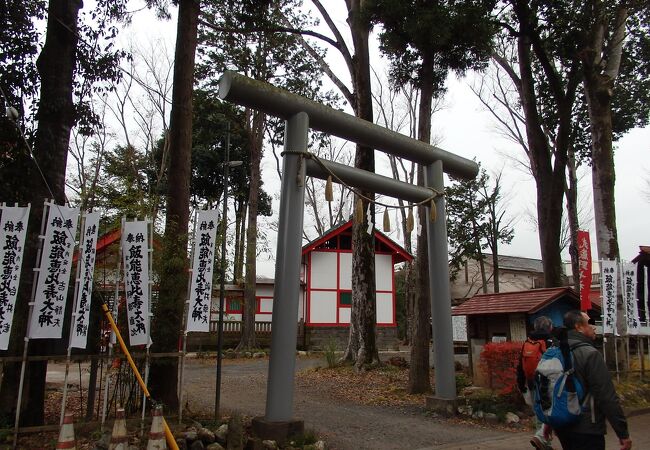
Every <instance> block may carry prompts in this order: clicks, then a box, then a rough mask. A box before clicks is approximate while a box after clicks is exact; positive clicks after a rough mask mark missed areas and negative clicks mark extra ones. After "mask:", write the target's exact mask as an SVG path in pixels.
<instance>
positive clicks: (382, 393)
mask: <svg viewBox="0 0 650 450" xmlns="http://www.w3.org/2000/svg"><path fill="white" fill-rule="evenodd" d="M296 382H297V383H300V385H301V387H307V388H309V387H312V388H315V389H318V390H326V391H327V393H328V395H330V396H332V397H335V398H338V399H342V400H347V401H351V402H354V403H359V404H362V405H373V406H422V405H423V404H424V397H425V395H427V394H409V393H408V392H407V390H406V389H407V386H408V369H404V368H397V367H394V366H382V367H379V368H376V369H373V370H369V371H363V372H357V371H356V370H355V369H354V367H351V366H343V367H335V368H331V369H330V368H317V369H308V370H303V371H301V372H299V373H298V374H297V376H296ZM431 382H432V383H433V376H431Z"/></svg>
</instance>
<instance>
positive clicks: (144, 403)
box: [140, 217, 153, 436]
mask: <svg viewBox="0 0 650 450" xmlns="http://www.w3.org/2000/svg"><path fill="white" fill-rule="evenodd" d="M144 220H145V221H146V222H147V231H148V232H149V249H148V253H149V255H148V256H149V258H148V267H147V270H148V271H149V289H148V290H149V295H148V297H149V298H148V299H147V303H148V304H149V306H148V308H149V311H148V314H149V321H148V323H147V333H148V334H149V342H148V343H147V355H146V357H145V361H144V385H145V386H148V385H149V359H150V356H151V353H150V351H151V317H152V316H153V313H152V309H151V286H152V285H153V281H152V280H151V272H152V265H153V257H152V256H153V222H152V221H151V220H150V219H149V218H148V217H145V218H144ZM146 408H147V394H146V393H145V391H144V389H143V390H142V420H141V421H140V436H144V416H145V412H146Z"/></svg>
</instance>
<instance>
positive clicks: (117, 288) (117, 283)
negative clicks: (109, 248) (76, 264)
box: [99, 216, 126, 431]
mask: <svg viewBox="0 0 650 450" xmlns="http://www.w3.org/2000/svg"><path fill="white" fill-rule="evenodd" d="M125 222H126V218H125V217H124V216H122V223H121V227H122V228H121V229H120V233H121V236H120V248H119V249H118V251H117V274H116V278H115V299H114V300H113V311H112V312H111V314H112V315H113V317H114V320H115V323H117V313H118V305H119V302H120V268H121V267H122V244H123V241H124V223H125ZM115 342H116V337H115V332H113V330H112V329H111V333H110V338H109V340H108V356H107V357H106V373H105V374H104V377H105V380H104V399H103V405H102V420H101V424H100V427H99V430H100V431H104V423H105V422H106V409H107V408H108V387H109V384H110V382H111V377H110V367H111V356H113V345H114V344H115Z"/></svg>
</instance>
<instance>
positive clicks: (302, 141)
mask: <svg viewBox="0 0 650 450" xmlns="http://www.w3.org/2000/svg"><path fill="white" fill-rule="evenodd" d="M308 132H309V117H308V116H307V114H305V113H304V112H300V113H298V114H295V115H294V116H292V117H290V118H289V119H288V120H287V121H286V125H285V134H284V136H285V137H284V153H283V155H282V196H281V197H280V211H279V215H280V219H279V223H278V229H279V230H281V231H280V232H279V233H278V244H277V254H276V262H275V290H274V294H273V298H274V299H281V301H274V302H273V317H272V323H271V327H272V330H273V339H272V340H271V358H270V359H269V378H268V384H267V388H266V415H265V417H264V418H261V417H257V418H255V419H253V431H254V433H255V434H256V435H257V436H263V437H264V438H265V439H273V440H275V441H278V442H281V441H284V440H285V439H286V438H287V437H288V436H291V435H297V434H302V433H303V431H304V422H303V421H301V420H295V419H293V418H292V412H293V379H294V376H293V375H294V371H295V367H296V338H297V334H298V328H297V326H296V321H297V317H298V301H299V296H300V258H301V242H302V227H303V216H304V204H305V173H306V164H305V159H304V155H301V153H304V154H306V152H307V142H308Z"/></svg>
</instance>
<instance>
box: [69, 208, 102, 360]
mask: <svg viewBox="0 0 650 450" xmlns="http://www.w3.org/2000/svg"><path fill="white" fill-rule="evenodd" d="M98 228H99V213H97V212H95V213H87V214H86V215H85V222H84V229H83V230H82V233H83V235H82V241H81V247H80V251H79V262H78V263H77V264H80V265H81V270H80V272H79V289H77V298H76V299H75V303H74V304H75V315H74V316H73V317H74V324H73V326H72V334H71V336H72V337H71V339H70V347H72V348H86V341H87V338H88V322H89V320H90V302H91V300H92V298H91V296H92V290H93V275H94V273H95V256H96V254H97V231H98Z"/></svg>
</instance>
